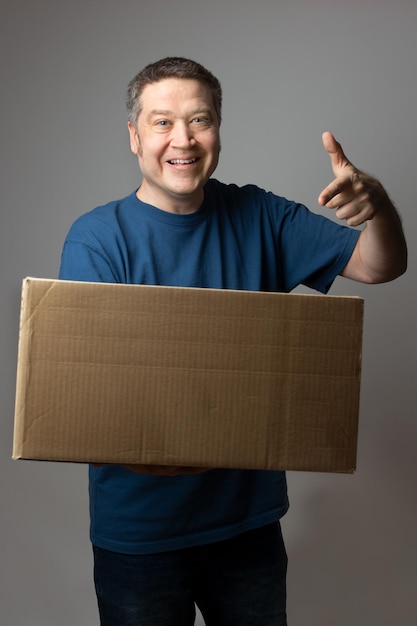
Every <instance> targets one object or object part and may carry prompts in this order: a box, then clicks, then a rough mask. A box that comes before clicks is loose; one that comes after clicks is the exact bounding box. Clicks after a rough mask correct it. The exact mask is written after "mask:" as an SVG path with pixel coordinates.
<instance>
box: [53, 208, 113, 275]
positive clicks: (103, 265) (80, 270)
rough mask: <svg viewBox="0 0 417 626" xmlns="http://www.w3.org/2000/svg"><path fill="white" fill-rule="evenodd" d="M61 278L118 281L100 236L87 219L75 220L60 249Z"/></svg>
mask: <svg viewBox="0 0 417 626" xmlns="http://www.w3.org/2000/svg"><path fill="white" fill-rule="evenodd" d="M59 278H60V279H61V280H77V281H78V280H79V281H88V282H104V283H116V282H120V280H119V278H118V277H117V275H116V272H115V268H114V267H113V266H112V263H111V260H110V259H109V258H108V256H107V254H106V252H105V249H104V248H103V245H102V244H101V243H100V238H99V237H96V235H95V233H94V228H91V227H90V224H89V222H88V220H85V221H84V218H81V219H79V220H77V222H75V223H74V225H73V226H72V227H71V229H70V231H69V233H68V235H67V237H66V239H65V242H64V246H63V250H62V254H61V265H60V270H59Z"/></svg>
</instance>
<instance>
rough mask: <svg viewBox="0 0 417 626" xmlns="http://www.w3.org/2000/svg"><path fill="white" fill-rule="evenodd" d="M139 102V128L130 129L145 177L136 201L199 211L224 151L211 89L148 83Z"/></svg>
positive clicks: (181, 82)
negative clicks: (208, 182) (205, 191)
mask: <svg viewBox="0 0 417 626" xmlns="http://www.w3.org/2000/svg"><path fill="white" fill-rule="evenodd" d="M141 104H142V107H141V111H140V113H139V116H138V120H137V125H136V126H134V125H133V124H131V123H129V125H128V126H129V133H130V147H131V150H132V152H133V153H134V154H136V155H137V157H138V161H139V167H140V169H141V171H142V175H143V179H142V184H141V187H140V189H139V191H138V197H139V198H140V199H141V200H142V201H144V202H146V203H148V204H153V205H154V206H157V207H158V208H160V209H162V210H164V211H169V212H173V213H190V212H193V211H196V210H197V209H198V208H199V207H200V205H201V203H202V201H203V197H204V191H203V187H204V185H205V183H206V182H207V180H208V179H209V177H210V176H211V174H212V173H213V172H214V170H215V169H216V166H217V163H218V158H219V152H220V138H219V121H218V119H217V115H216V111H215V108H214V106H213V99H212V95H211V92H210V89H209V88H208V87H207V86H206V85H205V84H204V83H200V82H199V81H196V80H189V79H181V78H167V79H164V80H161V81H159V82H157V83H152V84H150V85H146V87H145V88H144V90H143V92H142V97H141Z"/></svg>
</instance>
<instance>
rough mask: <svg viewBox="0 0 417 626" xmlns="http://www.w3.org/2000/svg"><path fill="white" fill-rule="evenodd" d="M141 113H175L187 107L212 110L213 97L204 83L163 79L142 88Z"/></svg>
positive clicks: (190, 80) (182, 79)
mask: <svg viewBox="0 0 417 626" xmlns="http://www.w3.org/2000/svg"><path fill="white" fill-rule="evenodd" d="M140 100H141V107H140V110H141V113H142V114H149V113H150V112H152V111H153V110H164V111H172V112H176V111H179V110H185V109H187V108H188V107H191V108H195V107H197V108H198V107H202V108H210V109H213V110H214V104H213V96H212V94H211V91H210V88H209V87H208V85H206V83H204V82H201V81H198V80H194V79H189V78H165V79H163V80H160V81H158V82H156V83H151V84H148V85H146V86H145V87H144V89H143V91H142V95H141V99H140Z"/></svg>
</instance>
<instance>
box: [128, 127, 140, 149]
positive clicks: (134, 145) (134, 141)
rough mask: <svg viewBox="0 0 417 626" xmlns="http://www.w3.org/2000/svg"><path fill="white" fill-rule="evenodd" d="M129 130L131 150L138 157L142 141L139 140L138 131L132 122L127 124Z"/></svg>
mask: <svg viewBox="0 0 417 626" xmlns="http://www.w3.org/2000/svg"><path fill="white" fill-rule="evenodd" d="M127 128H128V130H129V137H130V149H131V151H132V152H133V154H136V155H137V154H138V152H139V149H140V140H139V133H138V130H137V128H136V126H135V124H132V122H128V123H127Z"/></svg>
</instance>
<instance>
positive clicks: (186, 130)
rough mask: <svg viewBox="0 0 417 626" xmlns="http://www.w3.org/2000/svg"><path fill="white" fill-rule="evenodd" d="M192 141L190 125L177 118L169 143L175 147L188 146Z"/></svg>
mask: <svg viewBox="0 0 417 626" xmlns="http://www.w3.org/2000/svg"><path fill="white" fill-rule="evenodd" d="M193 143H194V136H193V132H192V130H191V128H190V126H189V125H188V124H187V123H186V122H185V121H182V120H178V121H177V122H176V123H175V124H174V127H173V129H172V136H171V145H172V146H173V147H177V148H183V147H184V146H190V144H191V145H192V144H193Z"/></svg>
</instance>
